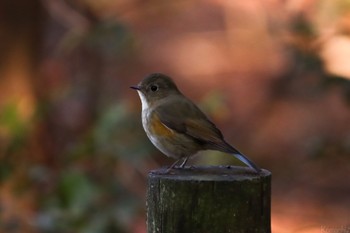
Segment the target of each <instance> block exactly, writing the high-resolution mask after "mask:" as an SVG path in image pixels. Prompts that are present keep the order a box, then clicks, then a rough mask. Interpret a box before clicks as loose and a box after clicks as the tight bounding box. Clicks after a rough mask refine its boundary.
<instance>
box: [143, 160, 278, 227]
mask: <svg viewBox="0 0 350 233" xmlns="http://www.w3.org/2000/svg"><path fill="white" fill-rule="evenodd" d="M147 192H148V193H147V232H148V233H228V232H232V233H239V232H247V233H254V232H259V233H270V232H271V223H270V206H271V173H270V172H269V171H267V170H262V171H261V173H260V174H256V173H255V172H254V171H252V170H251V169H248V168H245V167H234V166H210V167H191V168H185V169H172V170H171V171H170V172H168V173H166V168H161V169H158V170H153V171H151V172H150V173H149V174H148V191H147Z"/></svg>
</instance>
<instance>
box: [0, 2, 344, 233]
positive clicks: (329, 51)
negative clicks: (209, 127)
mask: <svg viewBox="0 0 350 233" xmlns="http://www.w3.org/2000/svg"><path fill="white" fill-rule="evenodd" d="M152 72H163V73H165V74H167V75H170V76H172V77H173V78H174V79H175V81H176V83H177V84H178V86H179V88H180V89H181V90H182V91H183V93H184V94H185V95H187V96H188V97H189V98H191V99H193V100H194V101H195V102H196V103H198V104H199V105H200V106H201V108H202V109H203V110H204V111H205V112H206V113H207V114H208V115H209V116H210V118H211V119H212V120H213V121H214V122H215V123H216V124H217V125H218V127H219V128H221V129H222V131H223V134H224V135H225V137H226V139H227V141H229V142H231V143H232V144H233V145H235V147H237V148H238V149H239V150H241V151H243V152H244V153H245V154H247V155H248V157H250V158H251V159H252V160H253V161H255V162H256V163H257V164H258V165H260V166H261V167H263V168H265V169H268V170H270V171H272V173H273V188H272V229H273V232H274V233H284V232H329V231H327V229H331V228H332V229H341V227H350V225H349V224H350V217H349V216H350V185H349V180H348V179H349V174H350V157H349V156H350V80H349V79H350V1H349V0H318V1H317V0H284V1H282V0H262V1H254V0H246V1H230V0H203V1H194V0H192V1H189V0H179V1H161V0H148V1H140V0H128V1H126V0H104V1H92V0H70V1H68V0H66V1H62V0H61V1H60V0H42V1H40V0H31V1H19V0H2V1H1V2H0V232H6V233H12V232H21V233H23V232H25V233H32V232H33V233H35V232H50V233H56V232H57V233H62V232H72V233H78V232H84V233H94V232H125V233H129V232H130V233H144V232H145V231H146V224H145V217H146V216H145V188H146V182H147V173H148V171H149V170H151V169H155V168H158V167H160V166H168V165H170V164H171V163H172V162H173V160H171V159H168V158H166V157H165V156H164V155H162V154H161V153H160V152H159V151H157V150H156V149H155V148H154V147H153V145H152V144H151V143H150V142H149V140H148V139H147V138H146V136H145V133H144V132H143V129H142V125H141V118H140V114H141V104H140V100H139V98H138V96H137V94H136V93H135V92H134V91H133V90H131V89H129V86H130V85H134V84H137V83H138V82H139V81H140V80H142V78H143V77H145V76H146V75H148V74H149V73H152ZM189 164H237V165H242V164H240V163H239V162H237V161H236V160H235V159H233V158H231V156H228V155H225V154H221V153H215V152H203V153H202V155H201V156H197V157H196V158H195V159H192V160H191V161H190V162H189Z"/></svg>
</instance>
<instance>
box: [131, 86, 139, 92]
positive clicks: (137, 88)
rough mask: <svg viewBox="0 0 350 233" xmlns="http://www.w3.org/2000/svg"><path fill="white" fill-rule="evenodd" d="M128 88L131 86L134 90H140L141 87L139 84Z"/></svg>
mask: <svg viewBox="0 0 350 233" xmlns="http://www.w3.org/2000/svg"><path fill="white" fill-rule="evenodd" d="M130 88H131V89H134V90H137V91H139V90H141V87H140V86H131V87H130Z"/></svg>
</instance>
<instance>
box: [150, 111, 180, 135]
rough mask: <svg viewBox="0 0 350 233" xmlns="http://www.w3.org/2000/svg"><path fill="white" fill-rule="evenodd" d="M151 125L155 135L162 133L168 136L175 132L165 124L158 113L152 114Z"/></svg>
mask: <svg viewBox="0 0 350 233" xmlns="http://www.w3.org/2000/svg"><path fill="white" fill-rule="evenodd" d="M150 122H151V127H150V131H151V132H152V133H153V134H155V135H162V136H164V137H166V136H170V137H173V136H174V134H175V132H174V131H173V130H172V129H170V128H168V127H167V126H166V125H164V124H163V123H162V122H161V121H160V119H159V117H158V116H157V114H152V116H151V120H150Z"/></svg>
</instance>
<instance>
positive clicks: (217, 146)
mask: <svg viewBox="0 0 350 233" xmlns="http://www.w3.org/2000/svg"><path fill="white" fill-rule="evenodd" d="M130 88H132V89H135V90H137V92H138V94H139V96H140V99H141V103H142V125H143V128H144V130H145V131H146V134H147V136H148V138H149V139H150V140H151V142H152V143H153V144H154V145H155V146H156V147H157V148H158V149H159V150H160V151H161V152H163V153H164V154H165V155H167V156H169V157H171V158H174V159H176V162H175V163H174V164H173V165H172V166H170V168H169V169H172V168H173V167H174V166H175V165H176V164H177V163H178V162H179V161H180V160H182V159H183V162H182V163H181V165H180V168H183V167H184V166H185V164H186V162H187V160H188V158H189V157H190V156H192V155H194V154H196V153H197V152H198V151H201V150H217V151H222V152H226V153H229V154H231V155H234V156H235V157H236V158H238V159H239V160H241V161H242V162H243V163H245V164H246V165H248V166H249V167H251V168H253V169H254V170H255V171H256V172H259V171H260V168H259V167H258V166H256V165H255V164H254V163H253V162H252V161H251V160H249V159H248V158H247V157H246V156H244V155H243V154H242V153H241V152H239V151H238V150H236V149H235V148H234V147H233V146H231V145H230V144H228V143H227V142H226V141H225V140H224V137H223V135H222V133H221V132H220V130H219V129H218V128H216V126H215V124H214V123H212V122H211V121H210V120H209V119H208V118H207V117H206V115H205V114H204V113H203V112H202V111H201V110H200V109H199V108H198V107H197V106H196V105H195V104H194V103H192V101H190V100H189V99H188V98H186V97H185V96H184V95H183V94H182V93H181V92H180V91H179V89H178V88H177V86H176V85H175V83H174V81H173V80H172V79H171V78H170V77H168V76H166V75H164V74H160V73H154V74H150V75H149V76H147V77H146V78H145V79H144V80H142V81H141V82H140V83H139V84H138V85H136V86H131V87H130Z"/></svg>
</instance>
